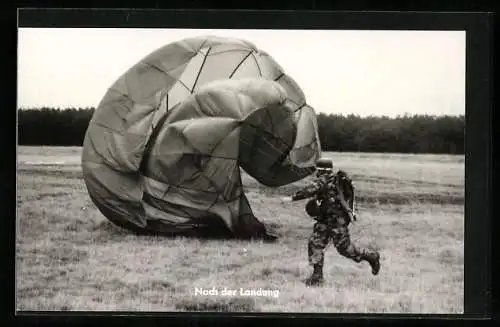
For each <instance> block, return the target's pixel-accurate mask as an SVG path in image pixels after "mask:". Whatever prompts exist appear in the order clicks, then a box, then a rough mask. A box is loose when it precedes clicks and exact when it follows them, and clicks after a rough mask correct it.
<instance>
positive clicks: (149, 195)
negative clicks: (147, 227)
mask: <svg viewBox="0 0 500 327" xmlns="http://www.w3.org/2000/svg"><path fill="white" fill-rule="evenodd" d="M144 195H147V196H148V197H150V198H152V199H154V200H157V201H163V202H167V201H165V200H163V199H158V198H157V197H155V196H154V195H152V194H149V193H147V192H144V194H143V198H144ZM170 203H171V204H173V205H174V206H176V209H178V210H179V211H181V212H182V213H184V214H185V215H186V216H185V217H183V218H191V219H196V218H195V217H193V216H192V215H190V214H189V213H188V212H187V211H186V209H185V208H182V207H181V205H178V204H176V203H172V202H170ZM148 204H149V205H151V206H152V207H155V208H156V209H158V210H162V209H160V208H158V207H156V206H155V205H153V204H151V202H148ZM169 214H171V215H174V214H172V213H169ZM181 217H182V216H181ZM184 224H189V223H184ZM189 225H190V224H189ZM194 225H197V224H194Z"/></svg>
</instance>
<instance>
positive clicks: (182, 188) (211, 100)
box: [82, 37, 321, 238]
mask: <svg viewBox="0 0 500 327" xmlns="http://www.w3.org/2000/svg"><path fill="white" fill-rule="evenodd" d="M320 151H321V150H320V144H319V138H318V131H317V121H316V115H315V112H314V110H313V109H312V108H311V107H310V106H308V105H307V104H306V100H305V97H304V94H303V92H302V91H301V89H300V88H299V86H298V85H297V84H296V83H295V82H294V80H293V79H292V78H291V77H289V76H287V75H286V74H285V73H284V71H283V69H282V68H281V67H280V66H279V65H278V64H277V63H276V62H275V61H274V59H273V58H272V57H270V56H269V55H268V54H267V53H265V52H263V51H261V50H259V49H257V48H256V47H255V46H254V45H253V44H251V43H249V42H246V41H243V40H238V39H228V38H220V37H199V38H190V39H185V40H181V41H179V42H175V43H172V44H169V45H166V46H164V47H162V48H160V49H158V50H156V51H155V52H153V53H151V54H150V55H148V56H147V57H145V58H144V59H142V60H141V61H140V62H138V63H137V64H136V65H134V66H133V67H131V68H130V69H129V70H128V71H127V72H125V74H123V75H122V76H121V77H120V78H119V79H118V80H117V81H116V82H115V83H114V84H113V85H112V86H111V87H110V89H109V90H108V91H107V93H106V94H105V96H104V98H103V99H102V101H101V102H100V104H99V106H98V107H97V109H96V111H95V113H94V116H93V117H92V120H91V122H90V124H89V127H88V129H87V133H86V135H85V140H84V144H83V153H82V168H83V176H84V179H85V183H86V186H87V189H88V192H89V195H90V197H91V199H92V201H93V202H94V203H95V205H96V206H97V207H98V208H99V210H100V211H101V212H102V213H103V214H104V215H105V216H106V217H107V218H108V219H109V220H110V221H112V222H113V223H115V224H116V225H118V226H121V227H123V228H126V229H129V230H131V231H134V232H139V233H140V232H145V233H159V234H162V233H168V234H176V233H179V234H183V233H188V234H189V233H196V232H197V231H199V230H203V228H208V227H210V228H212V229H213V228H215V229H221V230H225V231H227V232H228V233H229V234H230V235H232V236H235V237H242V238H247V237H260V236H264V235H265V234H266V231H265V228H264V225H263V224H262V223H261V222H260V221H259V220H258V219H257V218H256V217H255V216H254V214H253V212H252V209H251V207H250V204H249V202H248V200H247V198H246V196H245V194H244V192H243V188H242V180H241V175H240V168H242V169H243V170H244V171H246V172H247V173H248V174H249V175H250V176H252V177H253V178H255V179H256V180H257V181H258V182H260V183H262V184H263V185H266V186H271V187H277V186H282V185H286V184H289V183H292V182H295V181H298V180H300V179H302V178H304V177H306V176H308V175H310V174H311V173H312V172H314V163H315V161H316V160H317V159H318V158H319V156H320ZM214 226H215V227H214Z"/></svg>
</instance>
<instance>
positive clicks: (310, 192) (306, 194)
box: [292, 179, 322, 201]
mask: <svg viewBox="0 0 500 327" xmlns="http://www.w3.org/2000/svg"><path fill="white" fill-rule="evenodd" d="M321 186H322V181H321V180H320V179H317V180H315V181H313V182H312V183H311V184H309V185H307V186H306V187H304V188H302V189H301V190H299V191H297V192H296V193H295V194H294V195H292V201H298V200H303V199H307V198H310V197H312V196H314V195H315V194H316V193H317V192H318V191H319V190H320V189H321Z"/></svg>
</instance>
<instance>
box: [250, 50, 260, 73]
mask: <svg viewBox="0 0 500 327" xmlns="http://www.w3.org/2000/svg"><path fill="white" fill-rule="evenodd" d="M250 54H251V56H252V58H253V60H254V61H255V65H256V66H257V69H258V70H259V75H260V77H262V71H261V70H260V66H259V62H258V61H257V58H256V57H255V55H254V51H252V52H251V53H250Z"/></svg>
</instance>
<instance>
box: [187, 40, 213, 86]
mask: <svg viewBox="0 0 500 327" xmlns="http://www.w3.org/2000/svg"><path fill="white" fill-rule="evenodd" d="M210 50H212V47H209V48H208V50H207V53H206V54H205V55H204V57H203V62H202V63H201V66H200V69H199V70H198V74H197V75H196V79H195V80H194V83H193V88H192V89H191V91H190V92H191V94H193V92H194V88H195V87H196V83H198V79H199V78H200V75H201V71H202V70H203V66H205V62H206V61H207V57H208V54H209V53H210Z"/></svg>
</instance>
